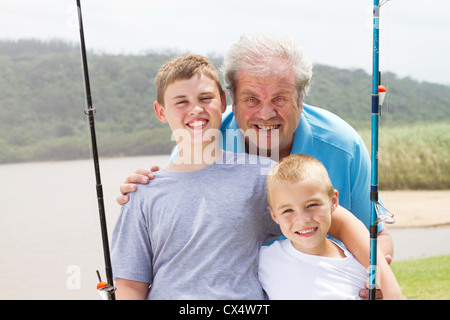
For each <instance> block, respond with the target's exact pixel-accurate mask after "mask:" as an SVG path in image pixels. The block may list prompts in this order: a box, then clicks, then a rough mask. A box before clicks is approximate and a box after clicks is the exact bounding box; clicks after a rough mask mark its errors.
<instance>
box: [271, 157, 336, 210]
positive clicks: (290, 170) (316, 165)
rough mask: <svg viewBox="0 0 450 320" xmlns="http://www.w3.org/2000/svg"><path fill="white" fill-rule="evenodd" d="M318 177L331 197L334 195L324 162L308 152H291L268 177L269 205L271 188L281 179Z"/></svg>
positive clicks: (294, 180) (297, 179)
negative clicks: (307, 153)
mask: <svg viewBox="0 0 450 320" xmlns="http://www.w3.org/2000/svg"><path fill="white" fill-rule="evenodd" d="M312 177H314V178H317V179H319V180H320V181H322V182H323V184H324V186H325V188H326V189H325V190H326V191H327V193H328V195H329V196H330V198H332V197H333V196H334V188H333V184H332V183H331V180H330V177H329V176H328V172H327V169H326V168H325V167H324V165H323V164H322V162H320V161H319V160H317V159H316V158H314V157H311V156H308V155H306V154H299V153H296V154H291V155H289V156H288V157H285V158H283V159H282V160H281V161H280V162H279V163H278V164H276V165H275V166H274V167H273V168H272V169H271V170H270V173H269V175H268V177H267V201H268V202H269V205H270V204H271V201H270V190H271V189H272V187H273V186H274V185H275V184H277V183H278V182H281V181H286V182H297V181H301V180H304V179H307V178H312Z"/></svg>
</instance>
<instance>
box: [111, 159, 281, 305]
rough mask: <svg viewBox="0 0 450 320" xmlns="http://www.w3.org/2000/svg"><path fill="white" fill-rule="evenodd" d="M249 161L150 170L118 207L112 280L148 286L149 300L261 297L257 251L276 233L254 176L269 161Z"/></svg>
mask: <svg viewBox="0 0 450 320" xmlns="http://www.w3.org/2000/svg"><path fill="white" fill-rule="evenodd" d="M255 158H256V157H255V156H250V155H248V154H233V153H229V152H223V155H222V158H220V159H219V160H217V161H216V162H215V163H213V164H211V165H209V166H208V167H206V168H204V169H201V170H197V171H192V172H173V171H167V170H160V171H158V172H156V176H155V179H154V180H152V183H150V184H149V185H143V186H140V187H139V188H138V190H137V192H135V193H134V194H133V195H132V196H131V199H130V202H129V204H127V205H125V206H124V207H123V211H122V213H121V215H120V218H119V221H118V222H117V227H116V228H115V230H114V238H113V239H114V242H113V243H114V246H113V262H114V264H113V270H114V275H115V276H116V277H119V278H125V279H132V280H134V281H140V282H143V283H148V284H152V286H151V288H150V291H149V294H148V296H147V298H148V299H164V300H169V299H187V300H192V299H203V300H206V299H229V300H233V299H237V300H242V299H253V300H255V299H264V298H265V296H264V293H263V290H262V288H261V285H260V284H259V281H258V269H257V260H258V252H259V248H260V247H261V245H262V244H264V243H265V242H266V241H267V240H268V236H270V234H273V233H276V234H277V235H281V232H280V229H279V227H278V226H277V225H276V224H275V223H274V222H273V221H272V219H271V218H270V214H269V212H268V209H267V200H266V191H265V186H266V184H265V181H266V178H267V176H266V175H265V174H261V168H262V169H266V168H270V167H271V164H272V162H270V163H267V161H266V164H261V163H257V164H251V163H252V162H253V163H254V162H255V161H254V159H255ZM244 161H245V162H246V164H243V162H244ZM236 163H242V164H236ZM118 258H120V259H118ZM118 290H119V289H118ZM117 294H119V291H118V292H117Z"/></svg>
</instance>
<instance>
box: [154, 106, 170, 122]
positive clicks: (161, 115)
mask: <svg viewBox="0 0 450 320" xmlns="http://www.w3.org/2000/svg"><path fill="white" fill-rule="evenodd" d="M153 109H155V113H156V116H157V117H158V119H159V121H161V122H163V123H167V122H168V121H167V118H166V110H165V109H164V107H163V106H162V105H160V104H159V103H158V101H155V102H154V103H153Z"/></svg>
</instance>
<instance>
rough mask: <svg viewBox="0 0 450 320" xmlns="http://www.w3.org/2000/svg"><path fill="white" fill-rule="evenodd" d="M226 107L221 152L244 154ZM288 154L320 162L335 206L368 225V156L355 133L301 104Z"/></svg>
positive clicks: (333, 117) (334, 118)
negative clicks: (335, 196)
mask: <svg viewBox="0 0 450 320" xmlns="http://www.w3.org/2000/svg"><path fill="white" fill-rule="evenodd" d="M237 129H239V127H238V125H237V123H236V119H235V118H234V114H233V112H232V110H231V107H230V106H229V107H228V108H227V110H226V111H225V113H224V114H223V119H222V126H221V128H220V130H221V132H222V135H223V138H224V141H223V145H222V147H223V146H225V150H227V151H234V152H237V153H240V152H245V144H244V139H243V136H242V134H241V133H240V132H238V133H236V131H235V130H237ZM292 153H303V154H307V155H310V156H313V157H315V158H317V159H318V160H320V161H321V162H322V163H323V165H324V166H325V168H326V169H327V171H328V174H329V176H330V179H331V182H332V183H333V186H334V188H335V189H337V190H338V191H339V204H340V205H341V206H342V207H344V208H346V209H347V210H349V211H350V212H352V213H353V214H354V215H355V216H356V217H357V218H358V219H359V220H361V221H362V222H363V223H364V225H365V226H366V227H367V228H369V225H370V198H369V195H370V175H371V172H370V157H369V153H368V151H367V148H366V146H365V144H364V142H363V141H362V139H361V137H360V136H359V134H358V133H357V132H356V131H355V130H354V129H353V128H352V127H351V126H350V125H349V124H348V123H347V122H345V121H344V120H342V119H341V118H339V117H338V116H336V115H335V114H333V113H331V112H329V111H326V110H324V109H321V108H317V107H313V106H310V105H306V104H304V105H303V112H302V114H301V117H300V124H299V126H298V127H297V130H296V131H295V134H294V143H293V146H292V151H291V154H292Z"/></svg>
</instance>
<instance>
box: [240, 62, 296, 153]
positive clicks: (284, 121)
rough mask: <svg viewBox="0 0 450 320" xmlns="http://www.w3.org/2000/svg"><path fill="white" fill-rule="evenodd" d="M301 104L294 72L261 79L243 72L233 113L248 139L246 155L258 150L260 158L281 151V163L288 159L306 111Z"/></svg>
mask: <svg viewBox="0 0 450 320" xmlns="http://www.w3.org/2000/svg"><path fill="white" fill-rule="evenodd" d="M298 100H299V96H298V93H297V90H296V87H295V76H294V71H293V70H289V71H283V72H278V73H277V72H273V74H271V75H267V76H258V77H257V76H253V75H250V74H248V73H246V70H245V69H243V70H240V71H239V73H238V74H237V86H236V97H235V99H234V104H233V112H234V115H235V118H236V121H237V124H238V126H239V128H240V129H242V130H243V131H244V134H245V135H246V137H248V139H247V141H246V146H247V151H248V150H253V149H252V147H253V148H254V147H255V146H257V147H258V150H259V151H260V154H263V153H262V152H267V151H264V150H270V149H272V151H274V150H277V149H279V150H278V152H279V155H278V156H279V158H280V159H281V158H283V157H285V156H287V155H289V154H290V153H291V149H292V143H293V141H294V132H295V130H296V128H297V126H298V124H299V122H300V115H301V112H302V109H303V108H302V104H301V103H300V104H299V101H298ZM248 130H251V132H252V134H249V132H248ZM266 154H267V153H266Z"/></svg>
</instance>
